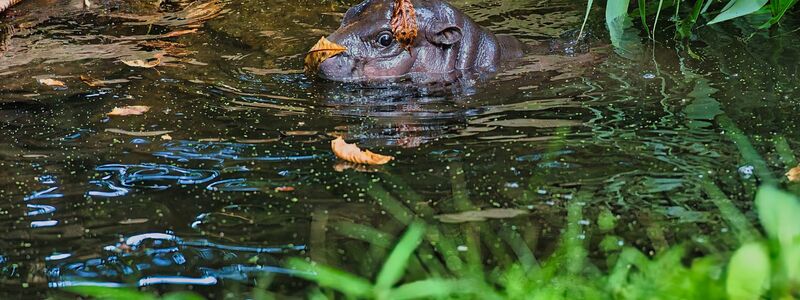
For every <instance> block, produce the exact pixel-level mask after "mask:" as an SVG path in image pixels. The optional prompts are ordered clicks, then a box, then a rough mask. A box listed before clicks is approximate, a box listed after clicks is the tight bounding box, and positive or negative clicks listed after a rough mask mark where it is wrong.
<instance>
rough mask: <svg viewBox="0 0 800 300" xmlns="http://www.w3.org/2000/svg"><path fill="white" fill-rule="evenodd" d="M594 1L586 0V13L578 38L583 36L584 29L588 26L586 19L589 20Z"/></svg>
mask: <svg viewBox="0 0 800 300" xmlns="http://www.w3.org/2000/svg"><path fill="white" fill-rule="evenodd" d="M592 3H594V0H586V13H585V14H584V15H583V23H582V24H581V30H580V31H578V40H580V39H581V38H582V37H583V29H584V28H585V27H586V21H588V20H589V12H590V11H592Z"/></svg>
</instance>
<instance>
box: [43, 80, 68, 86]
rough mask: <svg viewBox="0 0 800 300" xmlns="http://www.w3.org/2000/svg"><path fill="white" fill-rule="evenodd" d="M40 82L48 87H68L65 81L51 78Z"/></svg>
mask: <svg viewBox="0 0 800 300" xmlns="http://www.w3.org/2000/svg"><path fill="white" fill-rule="evenodd" d="M38 81H39V83H40V84H44V85H46V86H56V87H64V86H66V85H65V84H64V82H63V81H60V80H55V79H50V78H44V79H39V80H38Z"/></svg>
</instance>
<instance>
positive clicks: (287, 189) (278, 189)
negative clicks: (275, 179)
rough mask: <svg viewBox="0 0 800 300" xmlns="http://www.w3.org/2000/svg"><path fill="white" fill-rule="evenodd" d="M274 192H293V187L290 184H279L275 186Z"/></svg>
mask: <svg viewBox="0 0 800 300" xmlns="http://www.w3.org/2000/svg"><path fill="white" fill-rule="evenodd" d="M275 191H276V192H293V191H294V187H292V186H279V187H276V188H275Z"/></svg>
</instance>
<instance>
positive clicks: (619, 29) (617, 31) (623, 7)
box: [606, 0, 630, 48]
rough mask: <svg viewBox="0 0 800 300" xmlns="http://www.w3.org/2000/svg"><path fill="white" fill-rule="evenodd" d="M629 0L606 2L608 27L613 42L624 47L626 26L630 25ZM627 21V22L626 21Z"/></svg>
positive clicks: (609, 0) (618, 46)
mask: <svg viewBox="0 0 800 300" xmlns="http://www.w3.org/2000/svg"><path fill="white" fill-rule="evenodd" d="M629 4H630V1H629V0H608V2H607V3H606V27H608V33H609V35H610V36H611V44H612V45H614V47H617V48H620V47H622V41H623V38H622V36H623V33H624V32H625V28H627V27H628V26H630V21H629V20H628V5H629ZM626 21H627V22H626Z"/></svg>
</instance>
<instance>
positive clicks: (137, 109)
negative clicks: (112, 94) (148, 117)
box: [107, 105, 150, 116]
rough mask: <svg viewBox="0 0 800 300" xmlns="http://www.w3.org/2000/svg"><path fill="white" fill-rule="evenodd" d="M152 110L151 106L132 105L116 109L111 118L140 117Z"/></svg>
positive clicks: (112, 111) (111, 113) (110, 114)
mask: <svg viewBox="0 0 800 300" xmlns="http://www.w3.org/2000/svg"><path fill="white" fill-rule="evenodd" d="M149 110H150V106H144V105H132V106H123V107H114V109H112V110H111V112H110V113H108V114H107V115H109V116H138V115H141V114H143V113H146V112H147V111H149Z"/></svg>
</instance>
